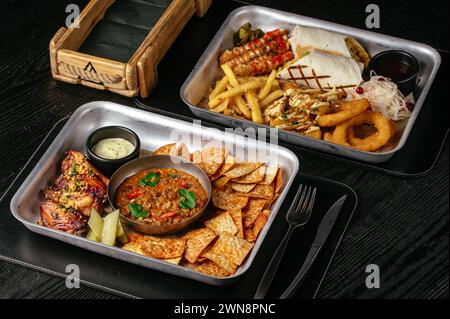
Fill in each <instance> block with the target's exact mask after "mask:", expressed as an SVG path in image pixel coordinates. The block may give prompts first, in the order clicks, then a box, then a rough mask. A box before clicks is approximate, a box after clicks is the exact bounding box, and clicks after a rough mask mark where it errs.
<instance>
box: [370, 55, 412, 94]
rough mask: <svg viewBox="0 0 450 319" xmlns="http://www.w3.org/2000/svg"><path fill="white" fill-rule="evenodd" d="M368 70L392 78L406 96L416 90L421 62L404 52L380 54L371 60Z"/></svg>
mask: <svg viewBox="0 0 450 319" xmlns="http://www.w3.org/2000/svg"><path fill="white" fill-rule="evenodd" d="M368 70H369V72H370V71H375V73H376V74H377V75H381V76H385V77H388V78H390V79H391V80H392V82H394V83H395V84H397V86H398V88H399V90H400V91H401V92H402V93H403V94H404V95H405V96H406V95H408V94H410V93H411V92H414V91H415V89H416V84H417V73H418V72H419V62H418V61H417V59H416V58H415V57H414V56H413V55H412V54H410V53H408V52H405V51H402V50H388V51H383V52H380V53H378V54H377V55H375V56H374V57H373V58H372V59H371V60H370V63H369V67H368Z"/></svg>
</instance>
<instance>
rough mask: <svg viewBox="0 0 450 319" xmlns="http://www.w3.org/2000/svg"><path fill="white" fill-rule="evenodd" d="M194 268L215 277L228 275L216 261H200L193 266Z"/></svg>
mask: <svg viewBox="0 0 450 319" xmlns="http://www.w3.org/2000/svg"><path fill="white" fill-rule="evenodd" d="M195 270H196V271H198V272H202V273H204V274H207V275H210V276H215V277H227V276H228V275H229V273H228V272H227V271H226V270H224V269H222V268H220V267H219V266H218V265H217V264H216V263H214V262H212V261H210V260H207V261H205V262H203V263H201V264H200V265H198V266H197V267H195Z"/></svg>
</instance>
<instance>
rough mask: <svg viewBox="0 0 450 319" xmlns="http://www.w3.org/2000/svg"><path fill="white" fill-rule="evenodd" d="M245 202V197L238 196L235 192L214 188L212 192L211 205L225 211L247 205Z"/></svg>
mask: <svg viewBox="0 0 450 319" xmlns="http://www.w3.org/2000/svg"><path fill="white" fill-rule="evenodd" d="M247 202H248V198H247V197H243V196H239V195H237V194H236V193H226V192H224V191H221V190H214V191H213V194H212V203H213V205H214V206H215V207H217V208H220V209H223V210H227V211H230V210H239V209H242V208H244V207H245V205H247Z"/></svg>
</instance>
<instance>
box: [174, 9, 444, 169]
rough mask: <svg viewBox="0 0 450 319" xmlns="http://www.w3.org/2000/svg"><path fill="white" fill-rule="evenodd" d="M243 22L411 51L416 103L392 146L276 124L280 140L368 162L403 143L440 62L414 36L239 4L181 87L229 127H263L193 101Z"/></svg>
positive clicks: (203, 113)
mask: <svg viewBox="0 0 450 319" xmlns="http://www.w3.org/2000/svg"><path fill="white" fill-rule="evenodd" d="M247 22H250V23H251V24H252V25H254V26H255V27H257V28H261V29H263V30H264V31H268V30H271V29H274V28H286V29H289V30H292V29H293V28H294V26H295V25H304V26H311V27H317V28H322V29H327V30H330V31H334V32H339V33H343V34H347V35H350V36H353V37H354V38H356V39H357V40H358V41H359V42H360V43H361V44H362V45H363V46H364V47H365V48H366V50H367V51H368V52H369V54H370V55H371V56H373V55H375V54H377V53H378V52H381V51H384V50H387V49H402V50H405V51H408V52H410V53H411V54H413V55H414V56H415V57H416V58H417V59H418V61H419V63H420V70H419V74H418V79H419V84H418V89H417V92H416V97H418V98H417V104H416V106H415V109H414V111H413V113H412V116H411V117H410V118H409V119H408V120H405V121H403V122H401V123H399V124H400V125H399V128H400V133H401V134H398V137H397V138H396V140H395V141H393V142H394V143H393V145H395V146H391V147H389V148H387V149H384V150H382V151H381V152H377V153H373V152H364V151H359V150H355V149H352V148H348V147H343V146H338V145H335V144H332V143H328V142H325V141H321V140H317V139H313V138H309V137H306V136H302V135H299V134H296V133H292V132H288V131H284V130H279V138H280V140H282V141H285V142H288V143H292V144H295V145H299V146H303V147H308V148H312V149H315V150H318V151H322V152H327V153H331V154H335V155H340V156H344V157H349V158H353V159H357V160H360V161H365V162H370V163H381V162H385V161H387V160H389V159H390V158H391V157H392V156H393V155H394V154H395V153H396V152H397V151H399V150H400V149H401V148H402V147H403V146H404V145H405V142H406V140H407V139H408V136H409V133H410V132H411V129H412V128H413V126H414V122H415V121H416V118H417V116H418V114H419V112H420V109H421V108H422V105H423V103H424V101H425V98H426V96H427V94H428V92H429V90H430V87H431V84H432V83H433V80H434V78H435V76H436V73H437V71H438V69H439V66H440V64H441V57H440V55H439V53H438V52H437V51H436V50H435V49H433V48H431V47H430V46H427V45H425V44H421V43H417V42H412V41H408V40H404V39H399V38H395V37H391V36H387V35H382V34H378V33H374V32H369V31H365V30H360V29H356V28H351V27H347V26H344V25H340V24H335V23H331V22H327V21H322V20H318V19H313V18H309V17H305V16H301V15H296V14H292V13H288V12H283V11H278V10H274V9H269V8H265V7H259V6H245V7H241V8H239V9H236V10H235V11H233V12H232V13H231V14H230V15H229V16H228V18H227V19H226V21H225V22H224V23H223V25H222V26H221V28H220V29H219V31H218V32H217V34H216V36H215V37H214V38H213V40H212V41H211V43H210V45H209V46H208V47H207V49H206V50H205V52H204V53H203V55H202V56H201V57H200V60H199V61H198V62H197V64H196V65H195V67H194V69H193V70H192V72H191V74H190V75H189V77H188V78H187V80H186V81H185V82H184V84H183V86H182V88H181V98H182V99H183V101H184V102H185V103H186V104H187V105H188V106H189V108H190V109H191V111H192V112H193V113H194V114H195V115H197V116H198V117H200V118H203V119H205V120H208V121H212V122H217V123H220V124H222V125H224V126H229V127H242V128H244V129H245V128H248V127H266V128H267V127H268V126H266V125H260V124H255V123H253V122H251V121H247V120H241V119H236V118H233V117H230V116H225V115H223V114H217V113H214V112H211V111H208V110H206V109H203V108H200V107H197V104H198V102H199V101H200V99H201V98H202V96H204V95H205V94H206V92H207V91H208V87H209V86H210V84H211V83H212V82H213V81H214V80H215V79H216V78H217V75H218V72H219V69H220V67H219V63H218V56H219V54H220V53H221V52H222V51H223V50H225V49H227V48H230V47H232V46H233V33H234V32H235V31H236V30H237V29H238V28H239V27H240V26H241V25H243V24H244V23H247Z"/></svg>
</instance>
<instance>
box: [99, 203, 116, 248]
mask: <svg viewBox="0 0 450 319" xmlns="http://www.w3.org/2000/svg"><path fill="white" fill-rule="evenodd" d="M118 222H119V211H118V210H115V211H113V212H112V213H110V214H108V215H107V216H106V217H105V218H103V231H102V243H103V244H106V245H110V246H114V244H115V243H116V233H117V224H118Z"/></svg>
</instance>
